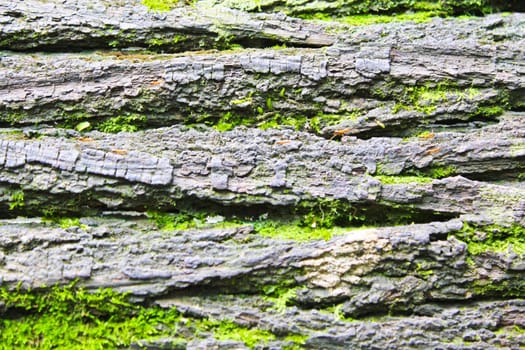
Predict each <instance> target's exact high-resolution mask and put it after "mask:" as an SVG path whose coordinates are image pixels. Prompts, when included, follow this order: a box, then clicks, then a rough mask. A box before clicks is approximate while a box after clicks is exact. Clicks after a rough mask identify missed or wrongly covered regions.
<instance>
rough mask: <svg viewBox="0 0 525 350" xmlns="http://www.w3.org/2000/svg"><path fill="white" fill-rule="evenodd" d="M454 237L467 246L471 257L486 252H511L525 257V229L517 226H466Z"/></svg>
mask: <svg viewBox="0 0 525 350" xmlns="http://www.w3.org/2000/svg"><path fill="white" fill-rule="evenodd" d="M453 235H454V236H455V237H456V238H457V239H459V240H461V241H463V242H465V243H466V244H467V249H468V252H469V254H471V255H479V254H483V253H485V252H496V253H510V252H511V251H512V252H514V253H516V254H519V255H522V256H523V255H525V227H523V226H520V225H517V224H514V225H512V226H509V227H504V226H498V225H488V226H473V225H469V224H465V225H464V226H463V228H462V229H461V231H459V232H456V233H454V234H453Z"/></svg>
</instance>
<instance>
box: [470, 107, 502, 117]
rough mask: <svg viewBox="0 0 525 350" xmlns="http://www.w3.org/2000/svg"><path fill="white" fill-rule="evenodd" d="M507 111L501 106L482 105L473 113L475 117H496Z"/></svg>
mask: <svg viewBox="0 0 525 350" xmlns="http://www.w3.org/2000/svg"><path fill="white" fill-rule="evenodd" d="M503 112H505V108H503V107H501V106H480V107H478V108H476V111H474V112H473V113H472V116H473V117H484V118H495V117H497V116H500V115H502V114H503Z"/></svg>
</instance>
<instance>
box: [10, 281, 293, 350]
mask: <svg viewBox="0 0 525 350" xmlns="http://www.w3.org/2000/svg"><path fill="white" fill-rule="evenodd" d="M0 300H1V301H2V302H3V303H5V309H6V313H4V314H3V315H2V316H3V317H2V318H1V319H0V343H1V344H2V346H3V348H9V349H15V348H16V349H34V348H38V349H56V348H67V349H114V348H127V347H129V346H131V345H132V344H136V346H137V345H138V346H140V344H146V343H147V342H148V341H154V340H156V339H161V338H162V339H166V338H169V339H170V340H171V341H172V346H173V348H174V349H179V348H180V349H185V344H186V343H187V342H188V341H191V340H193V339H209V338H210V337H213V338H215V339H217V340H233V341H240V342H243V343H244V344H245V345H246V346H248V347H249V348H254V347H255V346H257V345H261V344H266V343H268V342H269V341H272V340H275V339H281V340H285V341H288V342H290V341H297V340H298V339H296V338H293V339H287V338H286V335H279V336H277V335H275V334H273V333H271V332H270V331H268V330H263V329H258V328H255V327H252V328H248V327H242V326H239V325H237V324H235V323H234V321H233V320H228V319H224V320H213V319H206V318H204V319H193V318H191V317H187V316H184V315H182V314H181V313H179V312H178V311H177V310H176V309H175V308H172V309H161V308H159V307H146V306H143V305H136V304H132V303H131V302H130V301H129V297H128V295H126V294H121V293H116V292H114V291H112V290H110V289H99V290H98V291H96V292H94V293H89V292H88V291H86V290H85V289H82V288H77V287H75V284H74V283H72V284H70V285H68V286H64V287H58V286H55V287H52V288H50V289H48V290H45V291H44V290H39V291H36V290H35V291H23V290H20V289H17V290H14V291H8V290H7V289H6V288H1V289H0Z"/></svg>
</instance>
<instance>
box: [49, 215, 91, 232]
mask: <svg viewBox="0 0 525 350" xmlns="http://www.w3.org/2000/svg"><path fill="white" fill-rule="evenodd" d="M47 213H48V214H50V215H47V216H44V219H43V221H46V222H50V223H53V224H56V225H58V226H60V227H61V228H63V229H66V228H70V227H80V228H81V229H83V230H85V229H87V228H88V227H87V226H86V225H83V224H81V223H80V219H79V218H71V217H55V216H52V213H49V212H47Z"/></svg>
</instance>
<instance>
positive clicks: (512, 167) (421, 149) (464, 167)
mask: <svg viewBox="0 0 525 350" xmlns="http://www.w3.org/2000/svg"><path fill="white" fill-rule="evenodd" d="M524 123H525V117H524V115H523V114H520V113H515V114H509V115H507V116H506V118H502V120H501V122H500V123H499V124H497V125H493V126H487V127H484V128H481V129H479V130H467V131H465V132H455V133H453V132H442V133H437V132H436V133H435V136H434V137H433V138H431V139H422V138H420V137H413V138H412V139H407V140H404V139H399V138H372V139H369V140H359V139H356V138H355V137H345V138H344V139H343V140H342V142H341V143H339V142H338V141H335V140H326V139H323V138H318V137H314V136H312V135H310V134H308V133H297V132H295V131H293V130H290V129H283V130H268V131H261V130H257V129H242V128H239V129H236V130H233V131H230V132H224V133H220V132H218V131H215V130H213V129H207V128H205V129H203V130H202V131H197V130H195V129H188V128H185V127H172V128H167V129H157V130H150V131H144V132H138V133H120V134H103V133H98V132H93V133H88V134H86V136H85V137H88V139H86V138H85V137H84V138H79V137H77V138H74V137H73V138H67V137H62V138H56V137H55V136H54V134H55V133H56V130H55V129H50V130H48V131H47V133H48V134H47V135H46V134H45V133H44V134H42V135H41V136H40V137H39V138H37V139H23V138H24V136H23V134H18V135H17V134H14V136H15V137H19V138H20V137H21V138H22V139H19V140H16V139H15V140H13V139H12V138H13V134H12V133H11V134H4V135H1V138H2V140H1V141H0V164H1V165H2V167H3V169H2V173H1V174H0V181H1V182H2V183H3V184H4V191H3V196H2V197H1V202H3V203H4V208H7V207H8V205H9V203H10V201H12V199H11V195H12V192H13V191H14V189H18V188H19V189H22V190H23V191H24V192H27V194H26V198H25V201H26V204H25V207H24V209H25V210H29V209H35V208H42V207H43V206H45V203H46V202H47V203H53V202H55V203H57V202H59V203H62V204H61V205H60V207H61V208H63V209H65V208H68V209H71V210H74V208H75V207H76V210H77V211H78V210H79V209H80V208H81V207H78V205H79V203H77V197H76V196H81V197H82V198H88V197H89V198H91V200H90V201H89V203H84V204H83V207H89V206H93V207H99V208H103V209H104V208H106V209H113V210H125V209H137V208H140V207H141V205H143V204H144V203H147V202H148V201H149V200H151V198H153V197H159V196H160V199H159V200H158V202H157V203H158V205H159V206H161V207H162V206H164V207H168V206H169V203H170V201H172V200H183V199H184V198H185V197H189V198H196V199H198V200H199V201H204V202H206V201H211V202H215V203H219V204H220V205H234V206H235V205H237V206H253V205H257V204H268V205H276V206H287V205H288V206H290V205H294V204H296V203H298V202H300V201H303V200H310V199H321V198H327V199H341V200H344V201H345V202H349V203H356V204H361V205H366V204H380V205H387V206H397V205H399V204H410V205H411V206H412V207H413V208H417V209H421V210H431V211H435V212H439V213H447V214H451V215H459V214H463V213H485V212H486V213H487V215H490V216H491V217H494V218H497V217H498V216H501V219H498V220H497V221H501V222H515V221H516V222H520V221H521V222H522V220H523V208H522V207H521V206H520V205H521V203H522V202H523V201H524V200H525V192H524V189H523V188H522V183H521V182H514V183H513V182H510V183H508V184H507V186H502V185H496V184H490V183H488V182H478V181H471V180H468V179H466V178H464V177H451V178H447V179H443V180H434V181H432V182H431V183H418V182H414V183H408V184H388V183H386V184H383V183H381V181H380V179H377V178H374V177H373V176H372V175H373V174H377V173H381V174H391V175H399V174H403V173H407V172H408V173H410V171H425V170H427V171H430V170H431V169H432V167H433V166H435V165H436V164H439V166H440V167H453V168H454V169H455V171H456V172H457V173H458V174H463V175H465V176H473V175H474V176H475V175H479V174H484V173H487V172H503V173H504V172H505V171H511V172H512V171H519V169H520V168H521V165H522V164H523V157H524V156H525V149H524V148H523V138H524V130H525V129H524V127H523V125H524ZM72 135H75V133H73V134H72ZM77 136H78V135H77ZM378 169H379V170H378ZM493 180H498V178H497V177H496V178H493ZM9 189H11V190H9ZM162 198H166V200H163V199H162ZM50 200H51V202H49V201H50Z"/></svg>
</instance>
